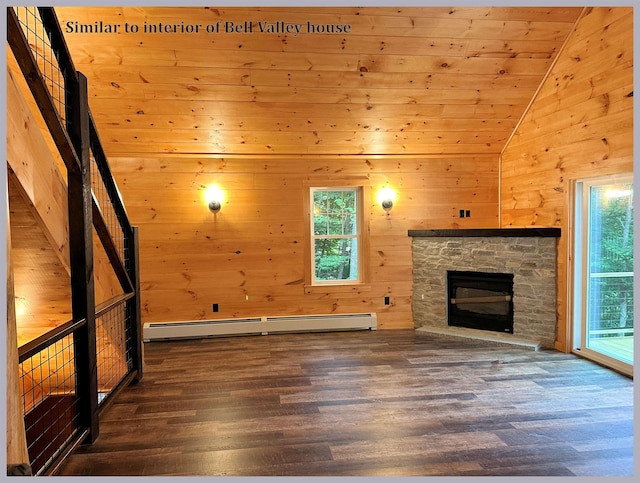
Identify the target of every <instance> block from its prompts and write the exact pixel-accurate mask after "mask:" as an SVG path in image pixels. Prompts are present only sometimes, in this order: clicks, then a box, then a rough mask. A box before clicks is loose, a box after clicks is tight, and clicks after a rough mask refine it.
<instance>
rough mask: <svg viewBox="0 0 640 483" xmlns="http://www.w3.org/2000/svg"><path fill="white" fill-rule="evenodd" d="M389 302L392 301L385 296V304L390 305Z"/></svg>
mask: <svg viewBox="0 0 640 483" xmlns="http://www.w3.org/2000/svg"><path fill="white" fill-rule="evenodd" d="M389 303H390V302H389V297H385V298H384V304H385V305H389Z"/></svg>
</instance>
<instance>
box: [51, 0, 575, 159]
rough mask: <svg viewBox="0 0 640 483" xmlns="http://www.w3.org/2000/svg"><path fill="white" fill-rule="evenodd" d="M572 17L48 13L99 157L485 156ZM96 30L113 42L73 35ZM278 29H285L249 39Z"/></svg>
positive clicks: (117, 10) (461, 12) (490, 11)
mask: <svg viewBox="0 0 640 483" xmlns="http://www.w3.org/2000/svg"><path fill="white" fill-rule="evenodd" d="M581 11H582V9H581V8H571V7H477V8H475V7H469V8H448V7H412V8H404V7H402V8H401V7H365V8H356V7H342V8H338V7H316V8H306V7H304V8H303V7H263V8H239V7H238V8H235V7H232V8H227V7H225V8H213V7H144V8H140V7H57V8H56V12H57V14H58V17H59V20H60V21H61V24H62V26H63V31H64V32H65V36H66V39H67V42H68V45H69V48H70V50H71V53H72V56H73V59H74V62H75V65H76V68H77V69H78V70H79V71H81V72H83V73H84V74H85V75H86V76H87V77H88V79H89V89H90V99H91V100H90V104H91V109H92V112H93V116H94V118H95V121H96V123H97V125H98V128H99V132H100V136H101V140H102V142H103V144H104V146H105V150H106V152H107V154H108V155H109V156H119V155H132V154H143V155H157V154H159V153H180V154H223V155H229V154H241V155H261V156H262V155H267V154H276V155H283V154H312V155H338V154H348V155H353V154H366V155H375V154H416V155H419V154H456V155H460V154H469V153H484V154H486V153H499V152H500V151H501V150H502V148H503V146H504V145H505V143H506V141H507V140H508V138H509V136H510V135H511V133H512V132H513V129H514V127H515V125H516V124H517V122H518V120H519V119H520V117H521V116H522V114H523V112H524V111H525V109H526V107H527V105H528V104H529V102H530V101H531V99H532V97H533V96H534V95H535V92H536V90H537V88H538V86H539V85H540V83H541V81H542V80H543V78H544V76H545V74H546V73H547V71H548V70H549V68H550V66H551V64H552V62H553V60H554V58H555V56H556V55H557V54H558V52H559V51H560V49H561V48H562V45H563V43H564V41H565V39H566V38H567V36H568V34H569V33H570V31H571V30H572V28H573V26H574V24H575V21H576V20H577V18H578V16H579V15H580V12H581ZM96 22H103V23H102V26H103V29H104V28H105V27H106V25H107V24H119V25H120V27H119V31H120V32H121V33H86V32H78V30H81V29H83V28H84V27H82V25H91V26H92V27H93V28H96V27H99V26H100V25H99V24H96ZM218 22H220V23H219V24H218ZM226 22H233V23H234V25H236V26H240V27H241V28H247V27H246V25H248V24H251V25H252V29H253V31H252V32H246V33H230V32H226V31H225V26H226V25H227V24H226ZM261 22H262V23H261ZM279 22H284V23H287V24H302V25H301V31H300V33H299V34H298V35H295V34H294V33H289V34H284V33H261V32H260V25H263V26H265V25H267V23H269V25H273V26H276V25H280V26H282V25H283V24H282V23H279ZM125 23H127V24H128V26H131V25H136V26H137V27H139V29H140V30H139V33H137V34H134V33H125V32H123V30H124V28H125ZM308 23H311V24H313V25H316V26H317V25H322V26H327V25H329V26H336V25H341V26H345V25H349V26H350V27H349V28H350V31H349V32H348V33H344V32H342V33H333V34H331V33H323V34H311V33H308V32H307V29H308ZM145 24H146V25H147V26H149V25H151V24H153V25H154V26H156V27H159V24H162V26H163V28H166V26H167V25H170V26H171V29H174V28H175V27H173V26H174V25H175V26H176V27H177V28H178V29H182V28H183V26H184V27H185V28H188V27H187V26H189V25H191V26H194V25H196V24H198V25H200V26H201V27H200V32H198V33H196V32H192V33H176V32H166V31H165V32H163V33H144V32H143V31H144V28H145ZM216 24H218V25H219V32H218V33H206V32H204V31H203V30H204V29H206V26H207V25H216ZM69 30H71V31H72V32H69Z"/></svg>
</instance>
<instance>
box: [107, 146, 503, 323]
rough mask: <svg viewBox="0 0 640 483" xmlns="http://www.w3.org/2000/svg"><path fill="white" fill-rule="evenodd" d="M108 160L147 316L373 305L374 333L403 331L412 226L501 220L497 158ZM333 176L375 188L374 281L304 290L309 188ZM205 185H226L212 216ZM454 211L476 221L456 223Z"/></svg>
mask: <svg viewBox="0 0 640 483" xmlns="http://www.w3.org/2000/svg"><path fill="white" fill-rule="evenodd" d="M110 163H111V167H112V170H113V172H114V176H115V178H116V181H117V183H118V186H119V187H120V190H121V193H122V197H123V200H124V203H125V206H126V208H127V212H128V214H129V216H130V218H131V221H132V223H133V224H135V225H138V226H139V228H140V259H141V268H140V271H141V285H142V287H141V288H142V316H143V322H158V321H183V320H199V319H216V318H229V317H233V318H238V317H240V318H241V317H249V316H263V315H295V314H327V313H350V312H368V311H373V312H376V313H377V314H378V325H379V327H380V328H410V327H413V319H412V312H411V295H412V285H413V282H412V280H413V275H412V256H411V240H410V238H409V237H408V236H407V230H408V229H420V228H451V227H458V226H459V227H462V228H469V227H496V226H497V225H498V186H497V183H498V171H497V170H498V157H497V155H476V156H465V157H420V158H418V157H411V156H378V157H358V156H345V157H340V156H325V157H321V156H318V157H310V156H290V157H276V156H266V157H265V156H263V157H260V156H254V157H244V156H231V157H225V158H221V157H204V156H194V157H188V156H187V157H185V156H171V155H168V156H162V157H135V158H134V157H131V158H111V159H110ZM337 177H339V178H342V179H344V178H347V177H358V178H364V179H365V180H366V182H367V184H368V185H369V186H370V189H371V196H370V199H371V206H368V207H366V209H368V210H370V249H369V253H368V254H367V259H368V263H369V267H370V280H369V283H368V284H366V285H365V286H363V287H359V288H341V289H340V288H334V289H325V290H320V289H314V290H311V291H307V292H309V293H305V290H304V269H305V255H304V253H305V247H304V240H305V232H304V230H305V222H304V220H305V213H304V209H303V205H304V203H303V200H304V196H306V194H307V193H306V189H305V188H304V186H308V184H309V182H313V183H317V185H320V186H322V185H323V184H329V183H330V182H331V179H335V178H337ZM211 183H215V184H218V185H219V186H220V187H221V188H222V189H223V190H224V191H225V192H226V200H225V203H224V205H223V207H222V210H221V211H220V212H219V213H218V214H216V215H213V214H212V213H210V212H209V210H208V208H207V206H206V205H205V203H204V201H203V198H202V195H203V192H204V189H205V187H206V186H208V185H209V184H211ZM386 183H389V185H390V186H392V187H393V188H395V190H396V191H397V195H398V196H397V200H396V203H395V205H394V207H393V209H392V210H391V211H390V212H389V213H388V214H387V213H386V212H385V211H384V210H383V209H382V208H381V207H380V206H378V205H377V202H376V201H375V194H376V191H377V190H378V189H379V188H381V187H382V186H383V185H385V184H386ZM460 209H465V210H470V211H471V217H470V218H459V215H458V212H459V210H460ZM385 296H389V297H390V302H391V303H390V305H384V297H385ZM214 303H217V304H218V307H219V312H217V313H214V312H212V304H214Z"/></svg>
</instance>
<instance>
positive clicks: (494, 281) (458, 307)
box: [447, 270, 513, 334]
mask: <svg viewBox="0 0 640 483" xmlns="http://www.w3.org/2000/svg"><path fill="white" fill-rule="evenodd" d="M447 286H448V304H447V305H448V324H449V325H450V326H455V327H467V328H471V329H480V330H492V331H496V332H507V333H510V334H513V274H512V273H487V272H462V271H451V270H450V271H447Z"/></svg>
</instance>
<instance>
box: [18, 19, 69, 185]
mask: <svg viewBox="0 0 640 483" xmlns="http://www.w3.org/2000/svg"><path fill="white" fill-rule="evenodd" d="M7 40H8V42H9V45H10V47H11V50H12V51H13V54H14V55H15V57H16V59H17V60H18V65H19V66H20V70H21V71H22V74H23V75H24V77H25V79H27V80H28V81H29V82H28V84H29V89H30V90H31V94H32V95H33V97H34V99H35V101H36V103H37V104H38V107H39V109H40V112H41V113H42V117H43V119H44V121H45V123H46V125H47V128H48V129H49V132H50V133H51V137H52V138H53V141H54V142H55V144H56V146H57V147H58V149H59V150H60V156H61V157H62V160H63V161H64V164H65V166H66V167H67V170H69V171H71V172H79V171H80V161H79V159H78V157H77V155H76V151H75V149H74V148H73V144H72V143H71V139H70V138H69V134H68V133H67V130H66V128H65V127H64V125H63V123H62V120H61V119H60V116H59V115H58V111H57V110H56V108H55V104H54V102H53V99H52V97H51V94H50V93H49V90H48V89H47V87H46V86H45V84H44V82H43V80H42V77H41V75H40V71H39V69H38V64H37V62H36V60H35V58H34V57H33V54H32V53H31V47H29V44H28V43H27V40H26V38H25V37H24V35H23V33H22V29H21V28H20V23H19V21H18V17H17V15H16V13H15V11H14V10H13V7H7ZM74 73H75V71H74Z"/></svg>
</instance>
